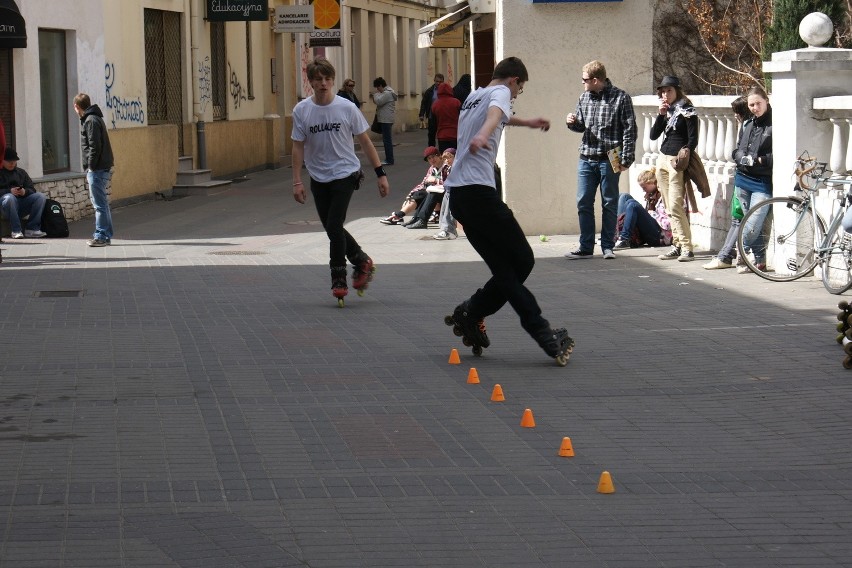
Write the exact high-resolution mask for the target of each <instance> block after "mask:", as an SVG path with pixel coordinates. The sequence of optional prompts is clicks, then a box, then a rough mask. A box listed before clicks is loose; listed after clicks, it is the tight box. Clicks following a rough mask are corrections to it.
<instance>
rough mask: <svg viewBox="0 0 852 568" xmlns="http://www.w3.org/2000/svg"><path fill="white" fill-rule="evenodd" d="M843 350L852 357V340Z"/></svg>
mask: <svg viewBox="0 0 852 568" xmlns="http://www.w3.org/2000/svg"><path fill="white" fill-rule="evenodd" d="M843 351H844V353H846V354H847V355H849V356H850V357H852V342H850V343H847V344H846V345H844V346H843Z"/></svg>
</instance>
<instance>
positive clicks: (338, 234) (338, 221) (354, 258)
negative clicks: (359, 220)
mask: <svg viewBox="0 0 852 568" xmlns="http://www.w3.org/2000/svg"><path fill="white" fill-rule="evenodd" d="M354 192H355V178H354V177H352V176H348V177H345V178H343V179H336V180H333V181H330V182H326V183H323V182H319V181H316V180H315V179H313V178H311V195H313V196H314V203H316V207H317V213H318V214H319V218H320V221H321V222H322V226H323V229H325V234H326V235H328V257H329V262H328V265H329V266H330V267H331V268H337V267H341V266H343V267H345V266H346V259H347V258H348V259H349V262H351V263H352V264H358V263H359V262H360V261H362V260H363V257H364V256H365V255H364V253H363V252H362V251H361V247H360V246H359V245H358V242H357V241H356V240H355V239H354V238H353V237H352V235H350V234H349V231H347V230H346V229H344V228H343V223H345V222H346V211H347V210H348V209H349V201H350V200H351V199H352V194H353V193H354Z"/></svg>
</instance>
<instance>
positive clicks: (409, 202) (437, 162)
mask: <svg viewBox="0 0 852 568" xmlns="http://www.w3.org/2000/svg"><path fill="white" fill-rule="evenodd" d="M423 160H424V161H426V162H429V168H428V169H427V170H426V175H425V176H423V181H421V182H420V183H418V184H417V185H415V186H414V189H412V190H411V191H409V192H408V195H406V196H405V200H404V201H403V202H402V208H401V209H400V210H399V211H392V212H391V214H390V215H388V216H387V217H385V218H384V219H379V223H381V224H382V225H402V226H403V227H407V226H408V225H409V224H411V223H413V222H414V221H415V220H416V219H411V220H410V221H408V222H407V223H406V222H405V216H406V215H408V214H409V213H413V212H414V210H415V209H417V206H418V205H420V203H421V202H422V201H423V200H424V199H426V188H427V187H429V186H432V185H435V184H438V183H441V153H440V152H439V151H438V149H437V148H435V147H434V146H427V147H426V149H425V150H423Z"/></svg>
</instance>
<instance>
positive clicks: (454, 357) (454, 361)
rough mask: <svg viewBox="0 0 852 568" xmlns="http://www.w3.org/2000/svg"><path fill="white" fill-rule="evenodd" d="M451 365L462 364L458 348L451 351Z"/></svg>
mask: <svg viewBox="0 0 852 568" xmlns="http://www.w3.org/2000/svg"><path fill="white" fill-rule="evenodd" d="M449 363H450V365H461V359H459V352H458V349H453V350H452V351H450V361H449Z"/></svg>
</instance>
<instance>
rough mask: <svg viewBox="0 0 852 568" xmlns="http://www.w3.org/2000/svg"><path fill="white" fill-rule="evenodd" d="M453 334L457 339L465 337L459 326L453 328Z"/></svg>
mask: <svg viewBox="0 0 852 568" xmlns="http://www.w3.org/2000/svg"><path fill="white" fill-rule="evenodd" d="M453 334H454V335H455V336H456V337H461V336H462V335H463V333H462V330H461V328H460V327H459V326H454V327H453Z"/></svg>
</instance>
